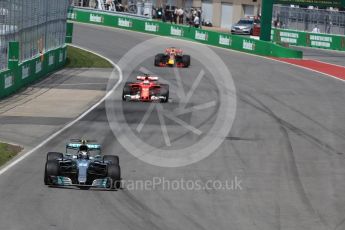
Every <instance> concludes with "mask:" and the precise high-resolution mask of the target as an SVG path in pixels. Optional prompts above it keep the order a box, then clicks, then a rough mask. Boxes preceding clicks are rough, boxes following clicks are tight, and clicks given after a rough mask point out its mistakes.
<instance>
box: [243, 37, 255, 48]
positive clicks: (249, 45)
mask: <svg viewBox="0 0 345 230" xmlns="http://www.w3.org/2000/svg"><path fill="white" fill-rule="evenodd" d="M242 48H243V49H245V50H251V51H254V50H255V42H254V41H250V40H245V39H244V40H243V45H242Z"/></svg>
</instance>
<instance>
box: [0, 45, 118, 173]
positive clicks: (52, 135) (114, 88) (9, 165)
mask: <svg viewBox="0 0 345 230" xmlns="http://www.w3.org/2000/svg"><path fill="white" fill-rule="evenodd" d="M70 45H71V46H74V47H76V48H79V49H83V50H85V51H88V52H90V53H93V54H95V55H97V56H100V57H102V58H104V59H105V60H107V61H108V62H110V63H111V64H112V65H113V66H114V69H113V71H112V73H111V74H112V75H113V74H115V70H117V71H118V72H119V80H118V81H117V83H116V84H115V85H114V87H113V88H112V89H111V90H110V91H109V92H108V93H107V94H106V95H105V96H104V97H103V98H101V99H100V100H99V101H98V102H97V103H96V104H94V105H93V106H92V107H91V108H89V109H88V110H86V111H85V112H84V113H82V114H81V115H79V116H78V117H77V118H76V119H75V120H73V121H71V122H70V123H68V124H67V125H65V126H64V127H63V128H61V129H60V130H58V131H57V132H55V133H53V134H51V135H50V136H49V137H48V138H47V139H45V140H44V141H42V142H41V143H40V144H38V145H37V146H36V147H34V148H33V149H31V150H30V151H28V152H26V153H24V154H23V155H21V156H20V157H18V158H17V159H15V160H13V161H12V162H10V163H9V164H7V165H5V166H4V167H3V168H1V170H0V175H2V174H4V173H5V172H6V171H8V170H9V169H10V168H12V167H13V166H15V165H16V164H18V163H19V162H21V161H22V160H24V159H25V158H26V157H28V156H29V155H31V154H32V153H34V152H35V151H36V150H38V149H39V148H41V147H42V146H43V145H45V144H46V143H48V142H49V141H51V140H52V139H54V138H55V137H56V136H58V135H59V134H61V133H62V132H63V131H65V130H66V129H68V128H70V127H71V126H72V125H74V124H75V123H77V122H78V121H80V120H81V119H82V118H84V117H85V116H86V115H87V114H89V113H90V112H91V111H92V110H94V109H95V108H96V107H97V106H99V105H100V104H101V103H103V102H104V101H105V100H106V99H107V98H108V97H109V96H110V95H111V94H112V93H113V92H114V91H115V90H116V88H117V87H118V86H119V85H120V84H121V82H122V78H123V77H122V71H121V69H120V67H119V66H118V65H116V64H115V63H114V62H113V61H112V60H110V59H109V58H107V57H104V56H103V55H100V54H98V53H96V52H94V51H92V50H88V49H85V48H82V47H80V46H76V45H72V44H70Z"/></svg>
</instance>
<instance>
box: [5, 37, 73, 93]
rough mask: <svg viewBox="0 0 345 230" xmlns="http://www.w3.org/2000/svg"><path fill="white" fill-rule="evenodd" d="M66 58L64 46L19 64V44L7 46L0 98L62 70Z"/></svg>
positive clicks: (13, 43) (12, 43)
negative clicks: (5, 68) (6, 63)
mask: <svg viewBox="0 0 345 230" xmlns="http://www.w3.org/2000/svg"><path fill="white" fill-rule="evenodd" d="M66 57H67V48H66V46H64V47H61V48H56V49H54V50H50V51H48V52H46V53H44V54H42V55H39V56H37V57H35V58H32V59H30V60H27V61H24V62H22V63H19V59H18V58H19V43H18V42H10V44H9V60H8V67H9V69H7V70H3V71H1V72H0V98H3V97H6V96H8V95H10V94H12V93H14V92H16V91H18V90H19V89H21V88H22V87H25V86H28V85H29V84H31V83H33V82H34V81H37V80H38V79H40V78H41V77H43V76H46V75H47V74H49V73H51V72H53V71H55V70H57V69H59V68H62V67H63V66H64V65H65V62H66Z"/></svg>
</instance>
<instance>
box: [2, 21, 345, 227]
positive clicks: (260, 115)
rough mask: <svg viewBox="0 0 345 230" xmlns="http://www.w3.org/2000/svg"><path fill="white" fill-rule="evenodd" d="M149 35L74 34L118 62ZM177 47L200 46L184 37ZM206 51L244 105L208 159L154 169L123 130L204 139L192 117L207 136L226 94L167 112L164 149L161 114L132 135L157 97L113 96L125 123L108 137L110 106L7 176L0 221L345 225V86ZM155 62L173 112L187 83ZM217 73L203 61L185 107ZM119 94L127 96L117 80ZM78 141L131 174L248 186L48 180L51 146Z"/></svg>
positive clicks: (200, 97)
mask: <svg viewBox="0 0 345 230" xmlns="http://www.w3.org/2000/svg"><path fill="white" fill-rule="evenodd" d="M153 37H154V36H151V35H145V34H140V33H133V32H128V31H123V30H116V29H110V28H104V27H96V26H90V25H82V24H76V25H75V28H74V39H73V40H74V43H75V44H77V45H79V46H83V47H86V48H88V49H91V50H94V51H96V52H98V53H100V54H102V55H104V56H106V57H108V58H109V59H111V60H113V61H114V62H115V63H117V62H118V61H119V60H120V59H121V58H122V57H123V55H125V54H126V53H127V52H128V51H129V50H130V49H131V48H132V47H134V46H135V45H137V44H139V43H141V42H143V41H146V40H148V39H151V38H153ZM160 39H161V41H163V42H165V43H166V46H169V45H171V44H174V42H173V40H171V39H165V38H160ZM182 43H183V44H185V45H186V46H194V45H193V44H192V43H190V42H187V41H186V42H182ZM211 49H212V50H213V51H214V52H215V53H216V54H217V55H218V57H220V58H221V59H222V60H223V61H224V63H225V64H226V66H227V67H228V69H229V71H230V72H231V75H232V78H233V82H234V86H235V88H236V101H237V105H236V116H235V120H234V122H233V125H232V128H231V132H229V133H227V135H226V136H217V133H210V134H206V135H209V136H212V135H213V136H214V138H221V139H222V140H224V141H223V142H222V144H221V145H220V146H219V147H218V148H217V149H216V150H215V151H214V152H213V153H212V154H211V155H210V156H208V157H207V158H205V159H203V160H201V161H198V162H196V163H194V164H190V165H187V166H183V167H176V168H174V167H172V168H167V167H159V166H154V165H151V164H148V163H145V162H143V161H141V160H139V159H137V158H136V157H134V156H133V155H132V154H130V153H129V151H128V148H124V147H123V146H122V144H121V143H119V141H118V137H120V136H121V135H123V136H127V135H129V132H133V133H135V134H137V137H138V138H140V139H142V140H143V141H145V142H146V143H149V144H150V145H152V146H154V147H156V148H161V149H162V152H163V151H165V150H167V149H170V148H176V149H184V148H186V147H188V145H192V144H194V143H198V141H199V140H200V138H202V137H201V136H203V135H195V134H193V133H191V132H189V131H188V129H187V128H186V127H189V126H187V125H186V124H187V123H188V124H191V125H193V127H197V128H198V130H200V131H201V132H202V133H207V131H208V130H210V129H211V128H212V126H213V124H214V123H215V122H216V120H217V119H218V118H219V117H222V116H218V115H217V112H218V111H220V109H221V108H220V106H221V105H222V104H221V103H219V101H217V103H216V104H215V105H214V106H212V107H208V108H206V109H203V110H196V111H193V112H192V113H191V114H185V115H182V116H179V118H180V119H181V120H183V121H184V122H185V123H183V124H184V125H181V123H180V124H178V123H176V121H173V120H171V119H165V127H166V129H167V130H166V133H168V135H169V138H170V139H169V140H170V142H171V143H170V144H171V146H167V145H166V144H167V142H166V136H167V135H164V134H162V133H164V129H162V126H161V121H162V120H161V117H160V116H159V112H158V113H156V114H151V116H150V117H149V118H148V119H147V121H146V122H145V124H144V126H143V127H142V129H141V132H140V133H138V132H135V131H136V129H137V128H138V124H139V125H140V122H141V120H142V118H143V117H144V115H145V112H146V111H147V109H148V107H149V106H150V105H149V104H145V103H144V104H139V103H124V104H122V101H121V99H120V98H118V100H117V99H116V98H115V100H112V101H111V102H112V103H113V105H114V108H113V109H114V110H121V111H120V112H123V114H124V117H125V120H123V121H122V122H123V123H127V124H128V126H129V128H128V129H122V130H121V132H122V133H120V134H119V133H117V135H116V136H115V135H114V134H113V132H112V130H111V129H110V126H109V123H108V117H107V114H106V108H105V104H104V103H103V104H101V105H100V106H98V107H97V108H96V109H95V110H93V111H92V112H91V113H89V114H88V115H87V116H86V117H84V118H83V119H82V120H81V121H79V122H77V123H76V124H75V125H73V126H72V127H71V128H69V129H67V130H66V131H64V132H63V133H61V134H60V135H58V136H57V137H56V138H54V139H53V140H51V141H50V142H49V143H48V144H46V145H44V146H43V147H42V148H40V149H39V150H37V151H36V152H34V153H33V154H31V155H30V156H28V157H27V158H26V159H24V160H23V161H21V162H20V163H18V164H17V165H15V166H14V167H12V168H11V169H9V170H8V171H6V172H5V173H4V174H2V175H1V176H0V188H1V190H0V204H1V205H0V229H1V230H2V229H4V230H37V229H47V230H57V229H59V230H94V229H103V230H108V229H109V230H110V229H116V230H122V229H145V230H146V229H147V230H152V229H171V230H175V229H181V230H182V229H189V230H192V229H198V230H200V229H215V230H216V229H217V230H218V229H219V230H220V229H224V230H229V229H233V230H239V229H243V230H254V229H255V230H258V229H260V230H277V229H284V230H285V229H286V230H307V229H312V230H326V229H332V230H341V229H345V196H344V194H345V184H344V178H345V167H344V166H345V162H344V160H345V159H344V157H345V152H344V148H345V144H344V139H345V123H344V118H345V115H344V114H345V106H344V105H345V91H344V83H343V82H341V81H338V80H336V79H332V78H329V77H326V76H322V75H321V74H318V73H313V72H310V71H308V70H304V69H299V68H296V67H293V66H290V65H287V64H283V63H278V62H275V61H273V60H268V59H264V58H261V57H257V56H251V55H246V54H243V53H238V52H232V51H227V50H224V49H217V48H211ZM153 55H154V53H153V54H152V58H153ZM139 56H140V55H139ZM152 58H151V59H147V60H142V63H141V64H140V66H141V67H142V68H144V69H145V70H149V71H151V72H154V73H156V74H157V75H159V76H161V77H162V78H163V79H165V80H167V81H169V82H170V84H171V95H170V97H171V102H170V103H168V104H164V105H162V106H163V108H164V110H165V111H175V110H174V109H176V106H178V104H179V102H181V93H180V94H179V93H178V92H174V89H180V88H179V87H178V81H177V80H176V79H175V78H174V70H173V69H164V68H157V67H153V66H152V62H153V61H152V60H153V59H152ZM199 58H202V57H199ZM133 68H134V69H135V70H134V71H133V73H132V74H131V75H130V77H131V78H132V80H133V78H134V76H135V74H138V73H140V71H139V69H138V68H137V67H136V66H133ZM204 68H205V66H203V65H202V64H201V62H199V61H197V60H196V57H193V56H192V65H191V67H190V68H189V69H181V70H179V71H180V75H181V80H182V85H183V88H184V89H185V91H186V92H188V90H190V89H192V88H193V83H194V82H195V81H196V80H197V75H198V73H199V72H200V70H202V69H204ZM211 68H212V67H211ZM214 68H215V66H214ZM141 70H142V69H141ZM214 71H216V70H215V69H214ZM211 75H212V69H211V71H208V70H207V69H206V68H205V75H204V77H203V79H202V80H201V81H200V83H199V84H198V85H197V88H195V91H193V92H194V93H195V94H193V95H192V96H191V97H190V100H189V103H188V106H196V105H198V104H200V103H202V102H208V101H213V100H217V98H218V97H219V96H220V94H221V93H222V92H220V91H219V90H218V89H219V87H217V84H218V79H215V78H213V77H212V76H211ZM227 77H230V76H227ZM222 87H223V88H225V89H228V87H229V86H227V85H223V86H221V88H222ZM116 94H118V95H120V94H121V86H120V87H119V88H118V89H117V91H116ZM182 94H183V93H182ZM225 95H227V96H228V97H229V98H228V99H229V100H231V98H234V95H233V94H231V92H230V93H228V94H225ZM182 98H183V97H182ZM117 112H118V111H117ZM223 119H224V121H225V120H226V119H227V117H223ZM224 123H226V122H224ZM119 125H121V124H119ZM163 127H164V126H163ZM76 137H86V138H91V139H98V141H99V142H100V143H101V144H103V147H104V149H103V151H104V152H105V153H110V154H118V155H119V156H120V164H121V167H122V177H123V178H124V179H125V180H126V181H130V180H133V181H143V180H147V181H150V180H152V178H165V179H166V180H167V181H172V180H181V179H183V180H184V181H188V180H190V181H201V183H205V182H207V181H208V180H218V181H220V182H224V181H226V180H235V179H236V180H240V182H241V183H240V186H238V187H237V188H233V189H228V190H217V189H208V190H199V191H196V190H195V189H194V190H190V191H187V190H183V189H181V188H180V189H176V190H174V189H170V190H168V189H163V187H162V186H157V187H156V188H152V187H149V188H147V190H144V189H138V188H137V189H136V190H133V189H130V188H128V187H127V188H126V187H125V188H124V189H123V190H119V191H112V192H109V191H94V190H88V191H82V190H79V189H59V188H49V187H46V186H44V185H43V170H44V162H45V154H46V152H48V151H55V150H56V151H64V145H65V143H66V142H67V141H68V139H69V138H76ZM135 143H136V141H135V140H133V145H135ZM137 147H138V148H140V146H137ZM181 151H182V150H181ZM147 154H150V153H149V152H148V153H147ZM171 157H174V156H171ZM203 185H204V184H203Z"/></svg>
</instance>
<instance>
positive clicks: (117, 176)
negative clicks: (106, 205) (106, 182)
mask: <svg viewBox="0 0 345 230" xmlns="http://www.w3.org/2000/svg"><path fill="white" fill-rule="evenodd" d="M107 170H108V172H107V176H108V177H110V178H111V180H112V183H111V185H110V188H111V189H119V188H121V168H120V165H113V164H112V165H108V168H107Z"/></svg>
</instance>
